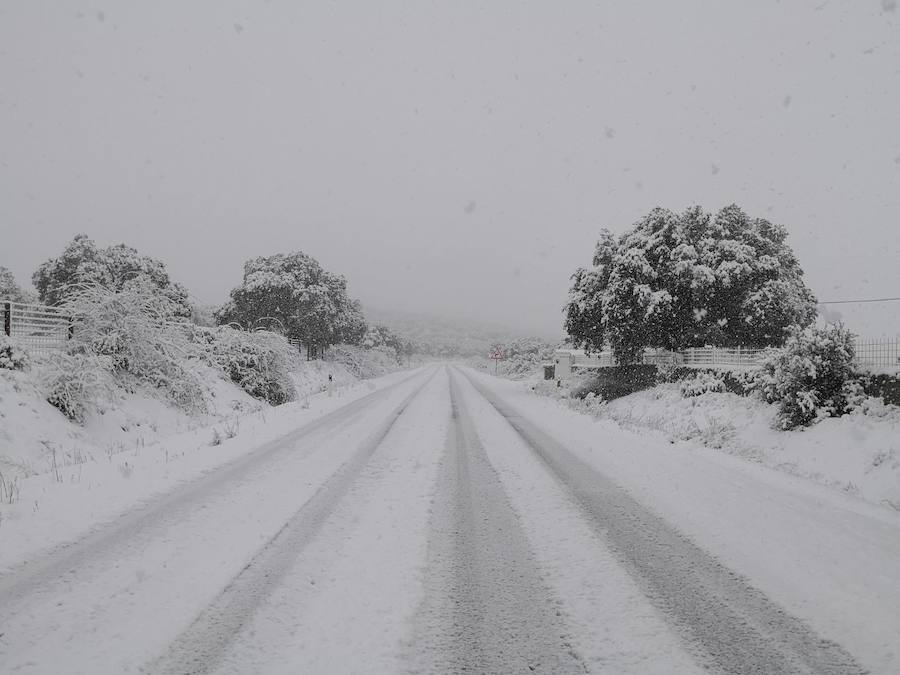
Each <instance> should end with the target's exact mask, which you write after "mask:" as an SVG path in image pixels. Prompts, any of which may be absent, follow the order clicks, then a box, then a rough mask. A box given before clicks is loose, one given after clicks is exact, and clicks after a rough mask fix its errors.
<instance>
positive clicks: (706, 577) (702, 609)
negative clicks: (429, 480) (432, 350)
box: [463, 373, 865, 675]
mask: <svg viewBox="0 0 900 675" xmlns="http://www.w3.org/2000/svg"><path fill="white" fill-rule="evenodd" d="M463 376H464V377H466V379H467V380H468V381H469V382H470V383H471V384H472V386H473V387H474V388H475V389H476V390H477V391H478V392H479V393H480V394H481V395H482V396H483V397H484V399H485V400H486V401H487V402H488V403H489V404H490V405H491V406H493V408H494V409H495V410H496V411H497V412H498V413H499V414H500V415H502V416H503V418H504V419H505V420H506V421H507V422H508V423H509V425H510V426H511V427H512V428H513V429H514V430H515V431H516V432H517V433H518V435H519V436H520V437H521V438H522V439H523V440H524V441H525V443H526V444H527V446H528V447H530V448H531V450H532V451H533V452H534V453H535V455H536V456H537V457H538V458H539V459H540V460H541V461H542V462H543V463H544V465H545V466H546V467H547V468H548V470H549V471H550V473H551V474H552V475H553V476H554V478H556V480H557V481H558V482H559V484H560V486H561V487H562V488H563V489H564V490H566V491H567V492H568V493H569V494H570V495H571V496H572V498H573V500H574V502H575V503H577V504H578V506H579V507H580V508H581V509H582V511H583V512H584V514H585V515H586V516H587V518H588V520H589V522H590V524H591V526H592V527H593V528H594V529H595V530H596V531H597V532H598V534H600V535H601V537H602V538H603V539H604V540H605V541H606V542H608V544H609V546H610V549H611V551H612V553H613V554H614V555H615V557H616V558H617V560H618V561H619V562H620V564H621V565H622V566H623V567H624V568H625V569H626V570H627V571H628V573H629V574H630V575H631V576H632V578H634V579H635V581H636V582H637V583H638V585H639V586H640V587H641V588H642V589H643V590H644V592H645V593H646V595H647V596H648V598H649V599H650V601H651V602H652V603H653V604H655V605H656V606H657V607H659V609H660V610H661V611H662V612H663V613H664V614H665V615H666V616H667V617H668V618H669V620H670V621H671V622H672V625H673V627H674V628H675V629H676V630H677V631H678V633H679V634H680V635H681V636H682V638H683V639H684V640H685V641H686V642H687V643H688V644H689V645H690V646H691V647H694V648H697V649H698V650H699V651H700V652H701V653H702V654H705V655H706V656H707V658H706V659H705V660H706V664H705V665H707V667H711V668H713V669H715V670H718V671H721V672H726V673H811V674H816V675H819V674H822V675H827V674H838V673H840V674H854V673H864V672H865V670H864V669H863V668H862V667H861V666H860V665H859V664H858V663H857V662H856V661H855V659H854V658H853V657H852V656H851V655H850V654H848V653H847V652H846V651H845V650H844V649H843V648H842V647H841V646H840V645H838V644H836V643H834V642H832V641H829V640H826V639H824V638H822V637H821V636H819V635H817V634H816V633H815V632H814V631H813V630H812V629H811V628H809V627H808V626H807V625H806V624H805V623H803V622H802V621H801V620H800V619H798V618H796V617H794V616H792V615H790V614H788V613H787V612H786V611H785V610H784V609H782V608H781V607H779V606H778V605H777V604H776V603H774V602H773V601H771V600H770V599H769V598H768V597H767V596H766V595H765V594H763V593H762V592H761V591H759V590H758V589H756V588H754V587H753V586H751V585H750V583H749V582H748V581H747V580H746V579H745V578H743V577H742V576H741V575H739V574H737V573H735V572H733V571H732V570H730V569H728V568H727V567H725V566H724V565H723V564H721V563H720V562H718V561H717V560H716V559H715V558H714V557H713V556H711V555H710V554H709V553H707V552H706V551H704V550H703V549H701V548H700V547H698V546H697V545H696V544H694V543H693V542H691V541H690V540H689V539H687V538H686V537H684V536H683V535H681V534H680V533H679V532H677V531H676V530H675V529H674V528H673V527H672V526H671V525H669V524H668V523H667V522H666V521H665V520H663V519H662V518H661V517H660V516H658V515H656V514H655V513H653V512H651V511H650V510H649V509H648V508H646V507H645V506H643V505H642V504H641V503H639V502H638V501H637V500H635V499H634V498H633V497H631V496H630V495H629V494H628V493H627V492H626V491H625V490H624V489H623V488H621V487H619V486H618V485H617V484H615V483H613V482H612V481H611V480H609V479H608V478H607V477H606V476H604V475H603V474H601V473H599V472H598V471H596V470H595V469H594V468H592V467H591V466H589V465H588V464H586V463H585V462H583V461H582V460H580V459H578V458H577V457H576V456H575V455H574V454H573V453H572V452H570V451H569V450H567V449H566V448H565V447H564V446H562V445H561V444H560V443H559V442H557V441H556V440H554V439H553V438H552V437H550V436H549V435H548V434H546V433H545V432H543V431H542V430H541V429H540V428H539V427H538V426H536V425H535V424H533V423H532V422H530V421H529V420H527V419H525V418H523V417H522V416H521V415H520V414H519V413H518V411H516V410H515V409H514V408H512V407H511V406H509V405H507V404H506V403H505V402H504V401H503V400H502V399H501V398H500V397H499V396H497V395H496V394H494V393H493V392H492V391H490V389H488V388H487V387H485V386H484V385H483V384H482V383H481V382H479V381H477V380H476V379H475V378H472V377H470V376H469V375H468V374H467V373H463Z"/></svg>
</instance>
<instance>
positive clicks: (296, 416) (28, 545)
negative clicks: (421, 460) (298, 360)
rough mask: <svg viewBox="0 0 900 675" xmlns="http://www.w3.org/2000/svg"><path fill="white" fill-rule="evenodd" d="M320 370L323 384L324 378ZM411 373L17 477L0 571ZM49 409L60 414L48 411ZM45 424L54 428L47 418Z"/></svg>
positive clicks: (1, 519)
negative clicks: (14, 497)
mask: <svg viewBox="0 0 900 675" xmlns="http://www.w3.org/2000/svg"><path fill="white" fill-rule="evenodd" d="M323 373H324V376H323V378H325V381H326V382H327V375H328V373H327V372H325V371H324V370H323ZM410 374H411V371H399V372H397V373H393V374H391V375H386V376H384V377H380V378H377V379H373V380H366V381H362V382H359V381H353V380H352V379H351V378H349V377H348V378H346V380H345V383H344V384H338V382H336V381H335V382H333V383H332V384H331V386H328V385H327V384H326V385H321V384H320V385H318V386H317V387H315V388H316V389H318V390H319V393H315V394H313V393H312V391H313V390H312V389H310V390H309V392H307V395H305V396H303V397H302V398H301V400H299V401H297V402H294V403H288V404H285V405H282V406H278V407H274V408H273V407H269V406H266V407H265V408H261V409H259V408H256V409H254V411H253V412H245V413H243V414H241V413H239V412H238V413H236V414H235V415H234V416H232V417H229V418H227V419H225V420H223V421H221V422H218V423H215V424H212V425H210V426H203V427H200V428H194V429H191V430H189V431H181V432H178V433H173V434H171V435H169V436H165V437H163V438H162V439H160V440H158V441H157V442H155V443H151V444H144V443H142V442H138V443H135V444H134V445H133V446H131V447H128V448H123V449H119V450H118V451H116V452H106V453H102V454H101V453H97V454H96V455H94V456H92V457H91V458H89V459H87V458H85V459H82V460H80V461H66V462H58V463H57V464H56V466H55V467H52V468H51V469H50V470H49V471H45V472H42V473H38V474H36V475H30V476H28V477H25V478H21V477H20V478H18V479H17V480H16V491H17V492H16V499H15V500H13V503H12V504H9V503H3V504H2V505H0V572H2V571H3V570H5V569H8V568H10V567H13V566H15V565H16V564H18V563H21V562H22V561H24V560H27V559H29V558H31V557H34V556H35V555H36V554H38V553H39V552H40V551H43V550H49V549H52V548H55V547H57V546H59V545H61V544H63V543H65V542H67V541H70V540H72V539H75V538H79V537H81V536H83V535H85V534H87V533H88V532H90V531H91V530H92V529H93V528H95V527H96V526H99V525H102V524H103V523H105V522H109V521H111V520H113V519H114V518H115V517H116V516H117V515H118V514H120V513H122V512H125V511H127V510H129V509H131V508H133V507H135V506H137V505H139V504H141V503H144V502H147V501H150V500H152V499H153V498H154V497H156V496H158V495H160V494H162V493H165V492H168V491H170V490H172V489H174V488H176V487H178V486H179V485H182V484H186V483H188V482H190V481H192V480H195V479H197V478H198V477H200V476H202V475H204V474H206V473H208V472H210V471H212V470H214V469H216V468H218V467H220V466H223V465H225V464H227V463H229V462H232V461H234V460H236V459H238V458H240V457H242V456H244V455H246V454H247V453H249V452H251V451H253V450H255V449H256V448H258V447H260V446H261V445H264V444H265V443H268V442H270V441H274V440H276V439H278V438H280V437H282V436H284V435H286V434H287V433H289V432H291V431H292V430H294V429H296V428H298V427H300V426H302V425H304V424H307V423H310V422H312V421H314V420H316V419H318V418H320V417H322V416H324V415H326V414H328V413H329V412H331V411H334V410H336V409H337V408H339V407H341V406H343V405H346V404H347V403H350V402H352V401H355V400H358V399H360V398H362V397H364V396H366V395H368V394H370V393H372V392H373V391H376V390H378V389H381V388H384V387H387V386H390V385H391V384H394V383H397V382H400V381H402V380H403V379H405V378H407V377H409V376H410ZM310 386H311V385H310ZM323 388H324V389H325V390H324V391H322V389H323ZM310 394H311V395H310ZM45 405H46V404H45ZM47 407H48V408H49V406H47ZM50 411H51V412H52V413H53V414H54V415H58V413H57V411H55V410H54V409H52V408H50ZM48 419H49V420H53V419H55V417H49V418H48ZM35 423H36V422H35ZM47 424H49V425H52V421H50V422H47ZM65 424H66V425H68V427H60V429H57V431H60V433H62V431H61V430H65V429H67V428H69V427H72V426H73V425H70V424H68V423H67V422H66V423H65ZM97 455H99V456H97Z"/></svg>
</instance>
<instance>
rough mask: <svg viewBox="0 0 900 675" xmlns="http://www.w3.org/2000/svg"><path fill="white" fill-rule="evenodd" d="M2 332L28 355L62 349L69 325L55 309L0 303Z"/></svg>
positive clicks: (3, 301)
mask: <svg viewBox="0 0 900 675" xmlns="http://www.w3.org/2000/svg"><path fill="white" fill-rule="evenodd" d="M0 312H2V314H3V316H2V318H3V332H4V333H5V334H6V335H8V336H9V337H10V338H11V339H13V340H15V341H16V342H17V343H18V344H20V345H22V346H23V347H25V348H26V349H28V350H29V351H31V352H42V351H52V350H56V349H62V348H64V347H65V346H66V341H67V340H68V339H69V338H70V337H71V336H72V322H71V321H70V320H69V317H67V316H66V315H65V314H63V313H62V312H61V311H60V310H59V309H57V308H55V307H46V306H44V305H30V304H25V303H22V302H11V301H8V300H0Z"/></svg>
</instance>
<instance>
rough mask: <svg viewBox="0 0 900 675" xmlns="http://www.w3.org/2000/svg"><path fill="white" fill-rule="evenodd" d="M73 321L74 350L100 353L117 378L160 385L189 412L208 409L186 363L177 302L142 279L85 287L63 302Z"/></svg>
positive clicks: (184, 327)
mask: <svg viewBox="0 0 900 675" xmlns="http://www.w3.org/2000/svg"><path fill="white" fill-rule="evenodd" d="M63 306H64V308H65V311H66V313H67V314H68V315H69V316H71V317H72V319H73V323H74V325H75V331H74V335H73V337H72V340H71V345H70V347H69V351H70V353H72V354H73V355H84V356H86V357H96V358H102V359H104V360H105V361H106V363H108V365H109V368H110V371H111V372H112V373H113V374H114V375H116V376H118V377H119V378H120V380H123V381H126V383H127V379H128V377H132V378H134V379H135V380H137V381H138V382H141V383H144V384H147V385H149V386H151V387H153V388H156V389H159V390H161V391H162V392H163V394H164V395H165V396H166V398H168V399H169V400H170V401H171V402H172V403H173V404H175V405H176V406H178V407H179V408H181V409H183V410H186V411H188V412H195V413H205V412H207V406H206V398H205V396H204V388H203V386H202V384H201V382H200V379H199V378H198V377H197V376H196V375H195V374H194V373H192V372H191V371H190V370H189V369H188V368H187V367H186V363H187V361H188V360H189V359H190V358H191V357H192V356H193V355H194V352H193V348H192V345H191V343H190V341H189V339H188V328H189V326H190V324H188V323H186V322H185V321H184V320H182V319H179V318H178V315H179V307H178V306H177V305H176V304H175V303H174V302H173V301H172V300H170V299H169V298H168V297H166V296H165V295H162V294H161V293H159V292H158V290H157V289H155V288H151V287H150V286H149V285H148V283H147V282H146V281H145V280H142V279H137V280H135V281H134V282H133V283H129V284H126V286H125V287H124V288H123V289H122V290H120V291H113V290H110V289H107V288H104V287H102V286H85V287H82V288H80V289H78V290H77V291H74V292H72V293H71V294H70V296H69V299H68V300H67V301H66V302H65V304H64V305H63Z"/></svg>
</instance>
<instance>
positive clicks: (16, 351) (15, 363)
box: [0, 333, 31, 370]
mask: <svg viewBox="0 0 900 675" xmlns="http://www.w3.org/2000/svg"><path fill="white" fill-rule="evenodd" d="M30 364H31V358H30V356H29V355H28V352H27V351H25V349H23V348H22V347H20V346H19V345H17V344H15V343H14V342H13V341H12V340H10V339H9V338H8V337H7V336H6V334H5V333H0V370H25V369H26V368H28V366H29V365H30Z"/></svg>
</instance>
